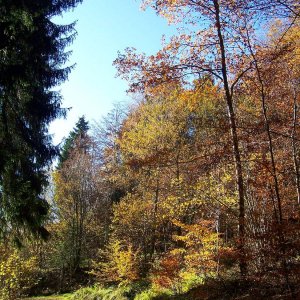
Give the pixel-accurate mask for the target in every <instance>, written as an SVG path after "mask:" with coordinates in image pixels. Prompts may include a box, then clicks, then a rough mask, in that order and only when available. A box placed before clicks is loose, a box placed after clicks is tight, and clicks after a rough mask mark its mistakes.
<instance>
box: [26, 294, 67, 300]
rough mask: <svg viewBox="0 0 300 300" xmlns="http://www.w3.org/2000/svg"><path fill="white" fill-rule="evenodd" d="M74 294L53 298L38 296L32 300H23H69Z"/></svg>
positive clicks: (29, 299) (28, 299) (27, 299)
mask: <svg viewBox="0 0 300 300" xmlns="http://www.w3.org/2000/svg"><path fill="white" fill-rule="evenodd" d="M71 296H72V294H64V295H53V296H38V297H31V298H23V299H22V300H69V299H70V297H71Z"/></svg>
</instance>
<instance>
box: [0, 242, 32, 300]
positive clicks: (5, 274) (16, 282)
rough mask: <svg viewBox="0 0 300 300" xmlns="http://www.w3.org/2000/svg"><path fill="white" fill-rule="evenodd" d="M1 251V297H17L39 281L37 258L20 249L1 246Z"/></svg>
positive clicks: (4, 298)
mask: <svg viewBox="0 0 300 300" xmlns="http://www.w3.org/2000/svg"><path fill="white" fill-rule="evenodd" d="M0 252H1V259H0V299H3V300H6V299H17V298H19V297H20V296H22V295H24V294H25V293H26V291H28V290H29V289H30V288H31V287H32V286H34V285H35V284H36V283H37V280H38V275H37V274H38V267H37V260H36V258H35V257H31V258H28V259H27V258H26V257H24V256H23V255H22V254H21V252H20V251H18V250H11V249H4V248H1V251H0Z"/></svg>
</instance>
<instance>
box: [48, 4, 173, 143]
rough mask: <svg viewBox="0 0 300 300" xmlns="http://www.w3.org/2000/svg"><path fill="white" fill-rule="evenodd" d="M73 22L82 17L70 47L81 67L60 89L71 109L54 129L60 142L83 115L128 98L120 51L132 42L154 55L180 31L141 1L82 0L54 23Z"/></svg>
mask: <svg viewBox="0 0 300 300" xmlns="http://www.w3.org/2000/svg"><path fill="white" fill-rule="evenodd" d="M74 20H77V21H78V22H77V25H76V30H77V32H78V35H77V38H76V40H75V41H74V43H73V44H72V45H71V46H70V49H71V50H72V51H73V54H72V56H71V58H70V62H69V64H73V63H76V68H75V69H74V70H73V71H72V73H71V74H70V77H69V80H68V81H67V82H65V83H64V84H62V85H61V86H60V87H59V89H60V90H61V92H62V95H63V97H64V100H63V106H64V107H72V109H71V110H70V111H69V113H68V116H67V119H66V120H63V119H60V120H57V121H55V122H53V124H52V125H51V127H50V132H51V133H53V134H54V139H53V141H54V143H55V144H58V143H59V142H60V141H61V139H62V138H63V137H64V136H67V135H68V133H69V132H70V130H72V128H73V127H74V125H75V123H76V122H77V120H78V118H79V117H80V116H82V115H85V116H86V118H87V119H88V120H89V121H92V120H96V121H97V120H100V119H101V116H104V115H106V114H107V113H108V112H109V110H110V109H111V108H112V105H113V103H116V102H120V101H129V98H128V96H127V95H126V89H127V83H126V82H125V81H123V80H121V79H120V78H115V74H116V69H115V67H113V66H112V62H113V60H114V59H115V58H116V57H117V52H118V51H122V50H124V49H125V48H126V47H128V46H129V47H135V48H137V49H138V51H139V52H146V53H147V54H152V53H155V52H156V51H158V50H159V49H160V47H161V37H162V35H163V34H165V35H166V36H170V35H171V34H172V33H174V32H175V29H174V28H172V27H170V26H168V25H167V22H166V20H164V19H162V18H161V17H159V16H157V15H156V14H155V12H154V11H153V10H151V9H148V10H146V11H142V10H141V9H140V1H138V0H137V1H135V0H83V3H82V4H81V5H79V6H78V7H76V8H75V10H74V11H72V12H68V13H65V14H64V16H63V17H62V18H58V19H55V22H57V23H60V24H67V23H70V22H72V21H74Z"/></svg>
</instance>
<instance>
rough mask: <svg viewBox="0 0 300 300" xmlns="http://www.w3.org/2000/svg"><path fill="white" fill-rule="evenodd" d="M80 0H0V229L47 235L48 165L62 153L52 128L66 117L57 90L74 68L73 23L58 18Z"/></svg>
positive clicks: (2, 231)
mask: <svg viewBox="0 0 300 300" xmlns="http://www.w3.org/2000/svg"><path fill="white" fill-rule="evenodd" d="M79 2H81V0H43V1H37V0H22V1H21V0H3V1H1V2H0V201H1V202H0V219H1V229H0V231H1V233H2V234H3V233H4V232H5V230H6V229H9V231H10V232H11V231H12V230H13V231H14V232H16V233H17V234H21V233H24V230H26V232H27V231H29V232H31V233H34V234H36V235H43V236H45V235H46V234H47V232H46V230H45V229H44V227H43V222H44V220H45V218H46V216H47V210H48V204H47V202H46V200H45V199H44V197H43V191H44V188H45V186H46V184H47V176H46V174H47V170H48V167H49V166H50V164H51V162H52V161H53V159H54V158H55V157H56V155H57V154H58V149H57V147H55V146H54V145H53V144H52V140H51V136H50V135H49V132H48V127H49V124H50V122H51V121H53V120H54V119H56V118H57V117H60V116H64V115H65V110H64V109H63V108H61V95H60V94H59V92H56V91H54V90H53V88H54V87H56V86H57V85H59V84H61V83H62V82H64V81H65V80H66V79H67V77H68V74H69V72H70V70H71V68H72V67H65V66H64V64H65V63H66V61H67V59H68V56H69V53H68V52H65V47H66V46H67V45H69V44H70V43H71V42H72V40H73V39H74V37H75V34H76V32H75V29H74V25H75V24H74V23H73V24H70V25H57V24H55V23H54V22H53V17H55V16H57V15H61V14H62V13H63V12H64V11H66V10H68V9H72V8H74V7H75V6H76V4H78V3H79Z"/></svg>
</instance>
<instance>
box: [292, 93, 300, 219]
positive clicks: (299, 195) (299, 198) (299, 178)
mask: <svg viewBox="0 0 300 300" xmlns="http://www.w3.org/2000/svg"><path fill="white" fill-rule="evenodd" d="M293 94H294V95H293V100H294V104H293V131H292V134H291V139H292V149H293V160H294V170H295V177H296V190H297V204H298V211H299V206H300V172H299V159H298V154H297V145H296V125H297V121H298V105H297V93H296V90H295V87H293ZM299 213H300V211H299Z"/></svg>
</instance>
